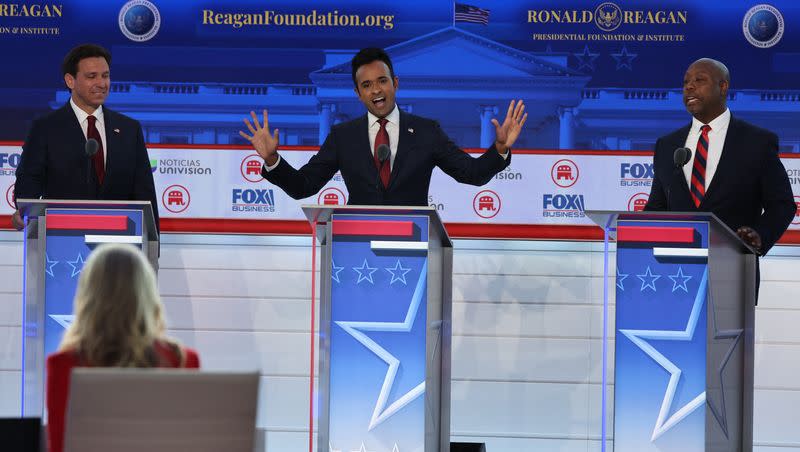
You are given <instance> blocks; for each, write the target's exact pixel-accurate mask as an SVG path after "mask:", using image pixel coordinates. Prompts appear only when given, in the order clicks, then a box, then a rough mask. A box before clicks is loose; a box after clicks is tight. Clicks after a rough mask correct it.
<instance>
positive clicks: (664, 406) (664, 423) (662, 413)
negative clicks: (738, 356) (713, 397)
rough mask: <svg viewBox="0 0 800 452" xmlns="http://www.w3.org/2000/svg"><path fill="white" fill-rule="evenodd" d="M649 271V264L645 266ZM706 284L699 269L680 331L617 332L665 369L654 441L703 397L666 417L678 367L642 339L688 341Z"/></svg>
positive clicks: (704, 396) (703, 298)
mask: <svg viewBox="0 0 800 452" xmlns="http://www.w3.org/2000/svg"><path fill="white" fill-rule="evenodd" d="M648 271H649V267H648ZM707 285H708V270H707V269H706V271H705V273H703V279H702V281H701V282H700V287H699V288H698V290H697V295H695V299H694V305H693V306H692V311H691V313H690V314H689V319H688V320H687V322H686V328H685V329H684V330H683V331H673V330H628V329H620V330H619V332H620V333H622V334H623V335H625V337H627V338H628V339H630V340H631V342H633V343H634V344H635V345H636V346H637V347H639V348H640V349H641V350H642V351H643V352H644V353H645V354H646V355H647V356H649V357H650V358H652V359H653V361H655V362H656V363H658V365H660V366H661V367H663V368H664V369H665V370H666V371H667V372H669V383H667V388H666V390H665V391H664V398H663V400H662V402H661V409H660V410H659V413H658V419H657V420H656V425H655V426H654V427H653V434H652V436H651V438H650V440H651V441H655V440H656V439H657V438H658V437H659V436H661V435H663V434H664V433H666V432H667V431H668V430H669V429H671V428H672V427H674V426H675V425H676V424H678V423H679V422H680V421H681V420H683V419H684V418H686V416H688V415H690V414H691V413H692V412H693V411H694V410H696V409H697V408H699V407H701V406H703V404H704V403H705V401H706V392H705V391H703V392H702V393H700V394H698V395H697V396H695V397H694V398H693V399H692V400H691V401H689V402H688V403H687V404H685V405H684V406H682V407H681V408H680V409H678V410H677V411H675V413H673V414H672V416H669V418H668V417H667V415H668V414H669V412H670V409H671V408H672V401H673V399H674V397H675V391H676V389H677V388H678V382H679V381H680V378H681V374H682V372H683V371H682V370H681V369H680V368H679V367H678V366H676V365H675V364H674V363H673V362H672V361H670V360H669V359H667V358H666V357H665V356H664V355H663V354H661V352H659V351H658V350H656V349H655V347H653V346H652V345H650V343H648V342H647V341H646V339H650V340H653V339H656V340H666V341H684V342H689V341H691V340H692V338H693V337H694V332H695V329H696V328H697V323H698V319H699V318H700V314H701V313H702V309H703V305H704V304H705V298H706V287H707Z"/></svg>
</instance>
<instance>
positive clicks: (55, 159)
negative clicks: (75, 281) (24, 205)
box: [12, 44, 158, 229]
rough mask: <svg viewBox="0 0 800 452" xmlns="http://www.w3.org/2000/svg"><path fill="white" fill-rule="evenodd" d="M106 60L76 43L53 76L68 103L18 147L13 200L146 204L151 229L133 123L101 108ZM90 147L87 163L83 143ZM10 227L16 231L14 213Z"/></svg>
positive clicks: (149, 182)
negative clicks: (67, 96)
mask: <svg viewBox="0 0 800 452" xmlns="http://www.w3.org/2000/svg"><path fill="white" fill-rule="evenodd" d="M110 63H111V55H110V54H109V52H108V51H107V50H106V49H104V48H102V47H100V46H97V45H93V44H83V45H80V46H78V47H75V48H74V49H72V50H71V51H70V52H69V53H68V54H67V55H66V57H65V58H64V62H63V64H62V67H61V70H62V73H63V75H64V83H66V85H67V87H68V88H69V89H70V91H71V96H70V100H69V102H68V103H67V104H66V105H64V106H63V107H61V108H59V109H58V110H55V111H53V112H51V113H49V114H47V115H45V116H43V117H41V118H38V119H36V120H34V122H33V125H32V127H31V129H30V131H29V132H28V137H27V138H26V139H25V144H23V146H22V158H21V159H20V163H19V166H18V167H17V173H16V175H17V181H16V185H15V187H14V196H15V198H16V199H23V198H34V199H35V198H44V199H108V200H139V201H150V203H151V204H152V205H153V213H154V214H155V216H156V225H158V203H157V202H156V192H155V186H154V184H153V173H152V171H151V169H150V160H149V158H148V156H147V149H146V148H145V143H144V136H143V134H142V127H141V125H140V124H139V122H137V121H135V120H133V119H131V118H129V117H127V116H125V115H122V114H120V113H117V112H114V111H111V110H109V109H108V108H105V107H103V102H105V100H106V97H108V91H109V88H110V87H111V79H110V70H109V65H110ZM89 139H94V140H95V141H96V142H97V146H96V149H97V152H96V153H95V154H94V155H93V156H92V157H89V156H87V154H86V148H87V146H86V144H87V141H88V140H89ZM12 221H13V223H14V226H15V227H17V228H18V229H22V227H24V224H23V222H22V218H20V213H19V211H16V212H14V215H13V216H12Z"/></svg>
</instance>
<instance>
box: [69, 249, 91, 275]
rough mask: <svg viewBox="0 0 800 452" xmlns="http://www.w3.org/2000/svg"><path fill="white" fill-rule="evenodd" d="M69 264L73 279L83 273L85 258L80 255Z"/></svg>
mask: <svg viewBox="0 0 800 452" xmlns="http://www.w3.org/2000/svg"><path fill="white" fill-rule="evenodd" d="M67 263H68V264H69V265H71V266H72V277H73V278H74V277H75V276H77V275H79V274H80V273H81V271H83V265H84V264H85V263H86V261H84V260H83V256H82V255H81V254H80V253H78V257H76V258H75V260H74V261H67Z"/></svg>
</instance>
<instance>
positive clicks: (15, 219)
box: [11, 210, 25, 231]
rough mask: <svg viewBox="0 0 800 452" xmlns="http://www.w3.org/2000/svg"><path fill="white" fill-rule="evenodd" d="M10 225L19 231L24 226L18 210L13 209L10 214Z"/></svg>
mask: <svg viewBox="0 0 800 452" xmlns="http://www.w3.org/2000/svg"><path fill="white" fill-rule="evenodd" d="M11 225H12V226H14V227H15V228H16V229H17V231H21V230H23V229H24V228H25V221H23V219H22V215H21V214H20V213H19V210H15V211H14V213H13V214H12V215H11Z"/></svg>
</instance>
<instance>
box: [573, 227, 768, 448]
mask: <svg viewBox="0 0 800 452" xmlns="http://www.w3.org/2000/svg"><path fill="white" fill-rule="evenodd" d="M586 213H587V216H589V217H590V218H591V219H592V220H593V221H594V222H595V223H596V224H597V225H599V226H600V227H602V228H603V230H604V231H605V239H606V240H605V256H606V259H605V265H604V267H605V274H604V276H605V279H604V281H605V287H604V293H605V296H604V341H603V354H604V372H603V388H604V389H603V403H602V406H603V418H602V419H603V441H605V439H606V438H605V435H606V433H607V432H606V428H605V419H606V415H607V414H606V407H607V404H606V401H605V395H606V394H605V388H606V372H605V363H606V360H605V356H606V353H607V349H606V344H607V341H606V339H607V325H608V321H607V320H608V292H609V287H608V286H609V275H610V274H611V273H610V272H609V268H608V266H609V264H608V262H609V260H608V254H609V246H608V245H609V240H611V239H616V272H615V274H616V279H615V281H613V282H612V283H613V284H614V287H613V288H614V289H615V290H616V316H615V318H616V322H615V341H614V344H615V349H614V354H615V363H614V366H615V367H614V377H615V378H614V407H613V416H614V427H613V439H614V441H613V444H614V451H615V452H629V451H630V452H647V451H660V452H666V451H681V452H686V451H751V450H752V447H753V446H752V426H753V345H754V338H753V324H754V312H755V311H754V308H755V297H756V263H757V261H756V260H757V255H756V252H755V251H754V250H753V249H752V248H751V247H749V246H748V245H746V244H745V243H744V242H742V241H741V240H740V239H739V238H738V237H737V236H736V234H735V233H734V232H733V231H731V230H730V229H729V228H728V227H727V226H725V225H724V224H723V223H722V222H720V221H719V219H718V218H717V217H715V216H714V215H713V214H711V213H699V212H695V213H671V212H670V213H668V212H604V211H594V212H592V211H587V212H586Z"/></svg>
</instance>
